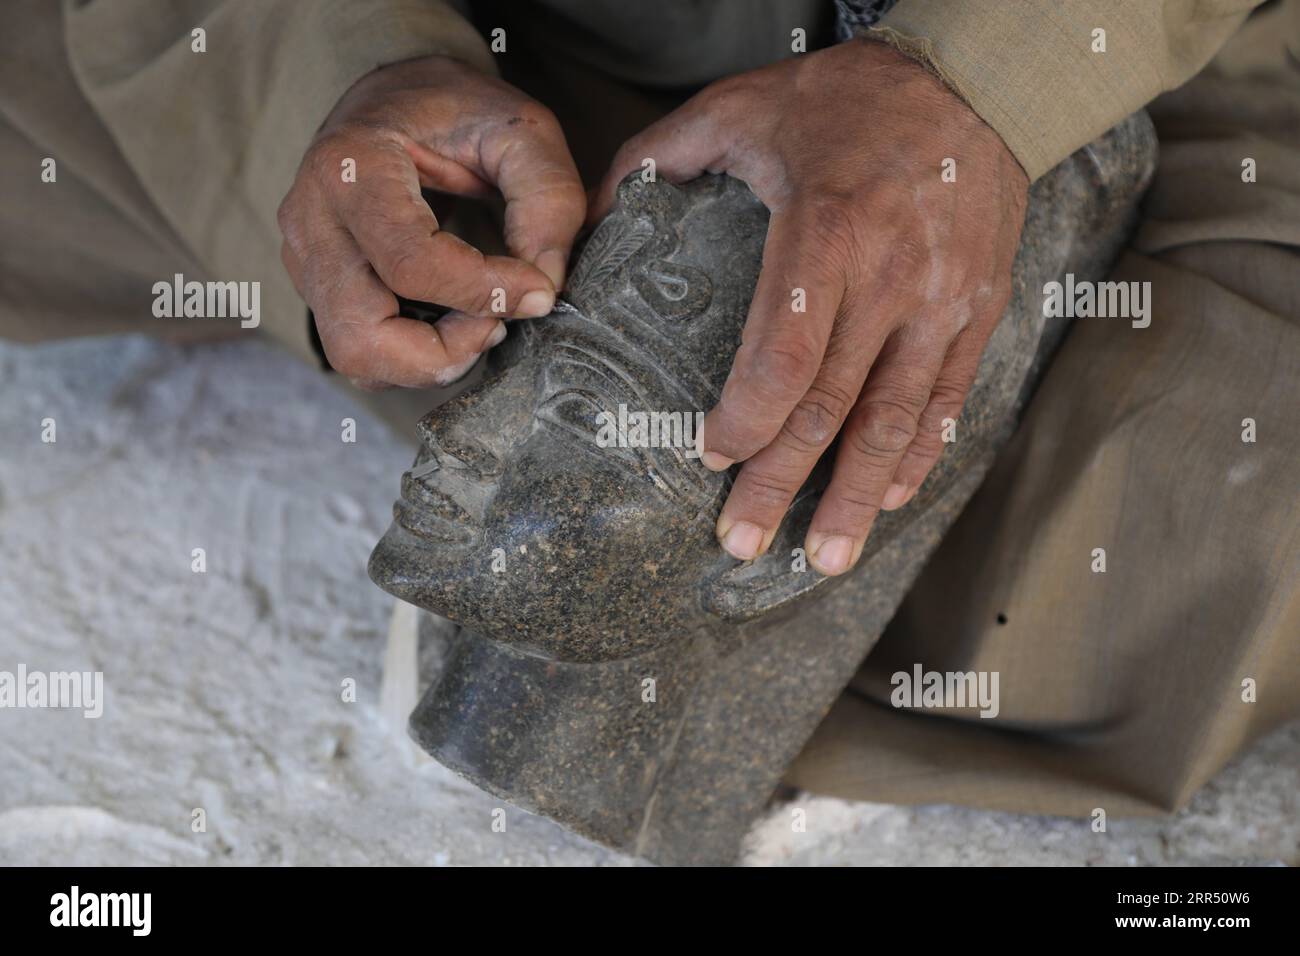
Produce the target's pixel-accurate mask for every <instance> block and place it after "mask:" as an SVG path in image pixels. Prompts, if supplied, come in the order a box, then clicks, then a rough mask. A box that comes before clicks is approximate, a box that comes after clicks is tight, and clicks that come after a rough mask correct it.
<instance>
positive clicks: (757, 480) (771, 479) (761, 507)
mask: <svg viewBox="0 0 1300 956" xmlns="http://www.w3.org/2000/svg"><path fill="white" fill-rule="evenodd" d="M738 485H739V486H740V487H739V490H740V491H741V493H742V494H743V495H744V498H745V499H746V504H748V505H749V507H750V508H752V509H754V510H756V511H761V512H764V513H767V512H771V511H778V512H783V511H784V510H785V508H786V506H788V505H789V504H790V501H791V500H792V499H793V498H794V495H795V492H796V491H798V490H799V483H798V482H795V481H792V480H791V479H789V478H788V477H783V476H781V475H778V474H774V473H773V472H770V471H767V470H763V471H756V470H755V469H754V468H752V467H749V468H746V469H745V471H744V481H743V482H739V483H738Z"/></svg>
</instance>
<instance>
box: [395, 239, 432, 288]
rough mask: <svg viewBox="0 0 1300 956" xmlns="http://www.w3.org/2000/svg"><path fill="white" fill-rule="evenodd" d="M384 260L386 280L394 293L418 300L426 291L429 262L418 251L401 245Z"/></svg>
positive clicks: (408, 245)
mask: <svg viewBox="0 0 1300 956" xmlns="http://www.w3.org/2000/svg"><path fill="white" fill-rule="evenodd" d="M385 260H386V268H387V272H388V278H389V281H390V282H391V283H392V285H393V290H394V291H395V292H398V293H401V294H402V295H411V296H412V297H415V298H418V297H420V295H422V294H423V293H424V292H425V291H426V290H425V287H426V286H427V284H428V276H429V262H428V258H427V256H425V255H424V254H423V253H422V252H421V251H420V250H419V249H417V248H415V247H413V246H412V245H410V244H403V245H402V246H401V247H400V248H397V249H394V250H392V251H391V252H389V253H388V254H387V255H386V257H385Z"/></svg>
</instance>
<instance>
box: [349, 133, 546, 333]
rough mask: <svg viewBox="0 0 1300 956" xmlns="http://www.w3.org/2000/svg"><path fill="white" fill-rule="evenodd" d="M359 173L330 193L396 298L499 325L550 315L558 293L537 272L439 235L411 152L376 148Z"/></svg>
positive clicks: (515, 260) (447, 235)
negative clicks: (502, 320)
mask: <svg viewBox="0 0 1300 956" xmlns="http://www.w3.org/2000/svg"><path fill="white" fill-rule="evenodd" d="M357 168H358V170H359V172H358V176H357V181H356V182H355V183H349V184H345V185H343V186H340V187H332V188H333V189H334V190H335V191H334V195H335V196H337V197H338V199H337V207H336V208H337V210H338V213H339V216H340V218H341V220H342V222H343V225H344V226H345V227H346V228H347V230H348V231H349V232H350V233H351V234H352V236H353V237H354V239H355V240H356V243H357V245H358V246H359V247H360V249H361V252H362V253H363V254H364V255H365V257H366V259H367V260H368V261H369V262H370V264H371V266H372V267H373V268H374V271H375V272H376V273H377V274H378V276H379V278H380V279H381V280H382V281H383V283H384V284H385V285H386V286H387V287H388V288H389V289H391V290H392V291H393V292H396V293H397V294H398V295H401V296H405V297H406V298H408V299H418V300H421V301H424V302H434V303H437V304H439V305H445V306H448V307H449V308H451V309H454V310H456V311H460V312H468V313H471V314H474V315H492V316H495V317H496V318H505V317H513V318H533V317H537V316H541V315H546V314H547V313H548V312H550V311H551V308H552V307H553V305H554V302H555V288H554V286H553V285H552V283H551V281H550V279H549V278H548V277H547V276H546V275H545V274H544V273H543V272H541V271H540V270H539V269H537V268H536V267H535V266H532V265H530V264H528V263H526V262H523V261H520V260H519V259H514V258H511V257H508V256H485V255H483V253H481V252H479V251H478V250H477V249H475V248H474V247H473V246H471V245H469V244H468V243H467V242H465V241H464V240H462V239H460V238H458V237H456V236H453V235H452V234H451V233H449V232H444V231H442V230H441V229H440V228H439V226H438V220H437V219H436V218H435V217H434V215H433V210H431V209H430V208H429V204H428V203H426V202H425V201H424V197H423V196H421V195H420V182H419V177H418V175H417V174H416V171H415V166H414V164H413V163H412V161H411V159H410V157H409V155H408V154H407V153H406V151H405V150H403V149H401V148H400V147H397V146H387V145H385V146H379V147H374V148H372V149H370V150H369V151H368V152H367V153H366V154H365V156H364V158H363V159H361V160H358V166H357ZM362 171H364V172H362Z"/></svg>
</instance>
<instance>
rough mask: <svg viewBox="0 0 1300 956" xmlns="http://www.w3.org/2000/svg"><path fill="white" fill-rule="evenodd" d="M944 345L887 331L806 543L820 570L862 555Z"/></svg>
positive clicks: (836, 570)
mask: <svg viewBox="0 0 1300 956" xmlns="http://www.w3.org/2000/svg"><path fill="white" fill-rule="evenodd" d="M946 351H947V349H946V348H945V347H944V346H939V347H936V346H935V343H934V342H933V341H932V340H930V339H926V338H922V337H919V336H915V335H911V336H909V335H908V334H907V333H905V332H903V333H898V334H895V335H893V336H891V337H890V339H889V341H888V342H886V343H885V347H884V348H883V349H882V350H881V354H880V357H879V358H878V359H877V360H876V364H875V365H874V366H873V367H872V369H871V373H870V374H869V375H868V376H867V384H866V387H865V388H864V389H863V390H862V395H861V396H860V397H859V398H858V401H857V403H856V404H855V405H854V407H853V411H852V412H850V413H849V418H848V421H846V422H845V423H844V428H843V430H842V432H841V437H840V443H839V447H838V449H837V451H836V453H835V466H834V469H833V470H832V472H831V481H830V484H829V486H828V487H827V488H826V491H825V492H823V494H822V498H821V501H820V502H819V503H818V505H817V511H816V512H815V513H814V514H813V518H812V522H811V524H810V526H809V529H808V536H807V538H806V540H805V543H804V547H805V549H806V551H807V553H808V560H809V563H811V564H812V566H813V567H814V568H816V569H817V570H818V571H820V572H821V573H822V574H842V573H844V572H845V571H847V570H848V569H849V568H851V567H852V566H853V565H854V564H855V563H856V562H857V560H858V557H859V555H861V553H862V547H863V545H864V544H865V543H866V540H867V534H868V532H870V530H871V525H872V523H873V522H874V521H875V519H876V515H877V513H878V512H879V511H880V503H881V500H882V499H883V498H884V495H885V491H886V489H887V488H888V487H889V483H890V481H891V479H892V478H893V477H894V473H895V471H897V469H898V462H899V460H900V459H901V458H902V457H903V453H904V452H906V451H907V449H908V447H909V446H910V445H911V444H912V441H913V439H914V438H915V437H916V433H917V427H918V422H919V421H920V417H921V413H922V412H923V411H924V410H925V407H926V405H927V403H928V401H929V398H930V394H931V389H932V386H933V384H934V381H935V378H936V376H937V375H938V374H939V368H940V366H941V365H942V364H943V358H944V355H945V354H946Z"/></svg>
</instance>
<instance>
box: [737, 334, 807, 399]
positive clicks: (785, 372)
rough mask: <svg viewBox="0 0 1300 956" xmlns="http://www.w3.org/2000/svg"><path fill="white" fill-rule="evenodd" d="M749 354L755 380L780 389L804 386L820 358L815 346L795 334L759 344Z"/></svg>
mask: <svg viewBox="0 0 1300 956" xmlns="http://www.w3.org/2000/svg"><path fill="white" fill-rule="evenodd" d="M752 354H753V365H752V374H753V377H754V380H755V384H756V385H758V386H760V387H763V388H772V389H774V390H775V391H777V392H782V393H783V392H786V391H788V390H790V389H792V388H798V389H800V390H806V389H807V387H808V385H809V384H810V383H811V382H812V379H813V376H814V375H816V374H817V368H818V365H819V364H820V362H821V354H820V353H819V352H818V350H817V349H815V348H814V347H813V346H812V344H811V343H810V342H808V340H807V339H805V338H802V337H799V336H786V337H785V338H783V339H781V340H780V341H779V342H774V343H771V344H766V345H760V346H758V347H757V348H755V349H754V351H753V353H752Z"/></svg>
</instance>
